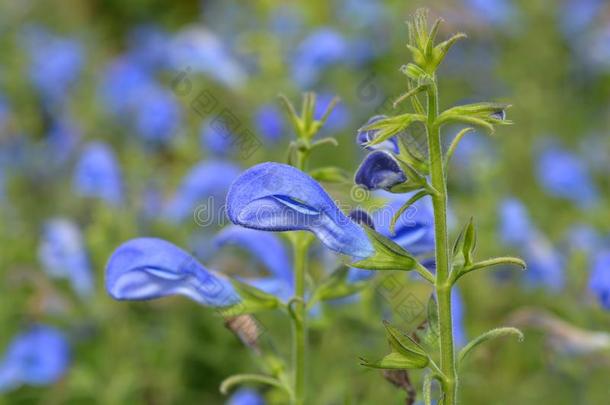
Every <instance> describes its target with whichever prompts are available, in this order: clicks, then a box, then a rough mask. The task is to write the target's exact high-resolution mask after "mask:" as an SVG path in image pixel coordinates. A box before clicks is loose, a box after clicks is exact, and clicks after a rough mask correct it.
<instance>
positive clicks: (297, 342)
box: [291, 233, 309, 405]
mask: <svg viewBox="0 0 610 405" xmlns="http://www.w3.org/2000/svg"><path fill="white" fill-rule="evenodd" d="M306 236H307V235H304V234H301V233H299V234H297V235H295V237H294V238H293V247H294V286H295V289H294V293H295V297H294V298H293V301H292V303H291V304H292V306H291V308H292V310H293V312H292V315H293V316H292V319H293V342H292V344H293V348H292V350H293V358H294V359H293V361H294V363H293V367H294V377H293V378H294V394H295V402H296V405H302V404H303V403H304V402H305V382H306V379H305V376H306V364H305V361H306V360H305V357H306V352H307V314H306V312H305V273H306V271H307V250H308V247H309V240H308V238H307V237H306Z"/></svg>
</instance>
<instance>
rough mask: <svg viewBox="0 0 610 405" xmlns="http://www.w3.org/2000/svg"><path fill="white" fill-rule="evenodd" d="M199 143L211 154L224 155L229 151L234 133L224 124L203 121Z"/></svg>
mask: <svg viewBox="0 0 610 405" xmlns="http://www.w3.org/2000/svg"><path fill="white" fill-rule="evenodd" d="M200 137H201V144H202V145H203V146H204V149H206V150H207V151H209V152H211V153H212V154H213V156H226V155H228V154H229V153H230V152H231V147H232V144H233V139H234V135H233V134H232V133H231V132H230V131H229V129H228V128H227V127H226V126H224V125H213V124H212V123H211V122H210V121H204V122H203V124H202V125H201V131H200Z"/></svg>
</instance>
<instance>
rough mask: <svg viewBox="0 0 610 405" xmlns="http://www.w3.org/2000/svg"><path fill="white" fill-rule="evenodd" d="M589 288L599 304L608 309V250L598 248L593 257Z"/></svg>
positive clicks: (609, 263) (609, 288)
mask: <svg viewBox="0 0 610 405" xmlns="http://www.w3.org/2000/svg"><path fill="white" fill-rule="evenodd" d="M589 288H590V289H591V291H592V292H593V294H595V296H596V297H597V299H598V301H599V303H600V305H601V306H602V307H603V308H604V309H607V310H610V250H607V249H606V250H600V251H599V252H598V253H596V254H595V256H594V257H593V266H592V268H591V276H590V279H589Z"/></svg>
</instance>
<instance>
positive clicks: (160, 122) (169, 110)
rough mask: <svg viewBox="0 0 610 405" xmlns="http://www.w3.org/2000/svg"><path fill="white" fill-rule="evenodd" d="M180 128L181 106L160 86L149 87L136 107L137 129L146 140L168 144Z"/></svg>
mask: <svg viewBox="0 0 610 405" xmlns="http://www.w3.org/2000/svg"><path fill="white" fill-rule="evenodd" d="M179 126H180V106H179V105H178V102H177V101H176V100H175V99H174V97H173V96H172V94H171V93H170V92H169V91H168V90H166V89H164V88H162V87H160V86H152V85H151V86H148V87H147V88H146V91H143V92H142V94H141V98H140V99H139V100H138V102H137V104H136V105H135V127H136V130H137V131H138V134H140V135H141V136H142V138H144V139H145V140H148V141H152V142H155V143H161V144H164V143H167V142H168V141H169V140H170V139H171V137H172V136H173V135H174V134H175V133H176V131H177V130H178V128H179Z"/></svg>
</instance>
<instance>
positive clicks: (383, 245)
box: [349, 226, 416, 271]
mask: <svg viewBox="0 0 610 405" xmlns="http://www.w3.org/2000/svg"><path fill="white" fill-rule="evenodd" d="M363 229H364V230H365V231H366V233H367V235H368V237H369V240H370V241H371V243H372V245H373V249H374V250H375V253H373V255H372V256H370V257H367V258H366V259H363V260H359V261H357V262H353V263H350V264H349V265H350V266H352V267H356V268H360V269H367V270H403V271H409V270H413V269H414V268H415V263H416V261H415V258H414V257H413V256H412V255H411V254H410V253H409V252H407V251H406V250H405V249H403V248H402V247H401V246H399V245H398V244H396V243H395V242H394V241H392V240H390V239H388V238H386V237H385V236H383V235H381V234H380V233H378V232H376V231H375V230H373V229H371V228H369V227H367V226H365V227H363Z"/></svg>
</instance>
